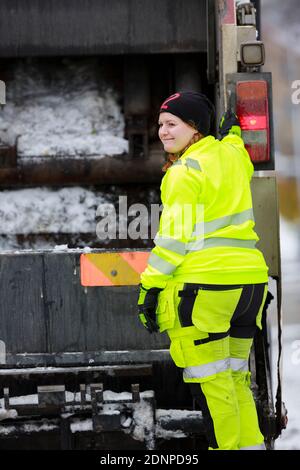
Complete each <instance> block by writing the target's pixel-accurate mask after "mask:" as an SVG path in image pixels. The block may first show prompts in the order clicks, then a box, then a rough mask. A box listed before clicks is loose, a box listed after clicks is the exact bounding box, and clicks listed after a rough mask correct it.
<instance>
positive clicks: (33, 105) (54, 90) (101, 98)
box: [0, 58, 128, 157]
mask: <svg viewBox="0 0 300 470" xmlns="http://www.w3.org/2000/svg"><path fill="white" fill-rule="evenodd" d="M103 71H104V68H103V69H102V68H101V66H100V64H99V62H98V60H97V59H90V58H89V59H81V60H72V61H71V60H69V59H68V60H67V59H63V60H61V61H60V62H55V63H54V62H50V61H49V62H47V63H46V64H43V67H42V66H41V64H40V63H39V62H38V61H33V60H27V61H26V60H23V61H21V60H20V61H18V62H17V63H16V65H15V68H14V70H13V80H11V81H8V82H7V83H6V87H7V94H6V105H5V106H4V108H3V110H2V112H1V113H0V139H2V140H3V141H5V142H8V143H10V144H14V143H15V141H16V139H17V150H18V155H19V156H22V157H30V156H37V157H40V156H48V155H50V156H51V155H52V156H53V155H56V156H60V155H67V156H82V155H84V156H88V155H97V156H105V155H119V154H122V153H125V152H127V151H128V141H127V140H125V139H124V118H123V115H122V114H121V110H120V106H119V104H118V95H117V93H116V91H115V90H113V89H112V88H110V85H109V84H108V83H107V82H106V80H105V79H104V78H103Z"/></svg>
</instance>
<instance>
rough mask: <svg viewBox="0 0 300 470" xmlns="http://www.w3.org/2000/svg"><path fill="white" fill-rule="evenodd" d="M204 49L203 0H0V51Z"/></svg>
mask: <svg viewBox="0 0 300 470" xmlns="http://www.w3.org/2000/svg"><path fill="white" fill-rule="evenodd" d="M205 50H206V1H205V0H176V1H175V2H174V0H151V1H149V0H127V1H125V0H76V1H74V0H43V1H41V0H1V2H0V57H1V56H2V57H17V56H18V57H24V56H54V55H83V54H131V53H146V54H149V53H161V52H172V53H174V52H198V51H205Z"/></svg>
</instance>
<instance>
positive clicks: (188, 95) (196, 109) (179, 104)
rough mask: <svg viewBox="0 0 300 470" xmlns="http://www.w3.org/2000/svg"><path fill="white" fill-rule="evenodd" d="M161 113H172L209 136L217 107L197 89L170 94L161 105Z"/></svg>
mask: <svg viewBox="0 0 300 470" xmlns="http://www.w3.org/2000/svg"><path fill="white" fill-rule="evenodd" d="M159 112H160V113H163V112H165V113H171V114H174V115H175V116H177V117H179V118H180V119H182V120H183V121H185V122H187V123H188V124H190V123H191V121H192V123H193V124H195V126H196V128H197V130H198V131H199V132H200V133H201V134H203V135H204V136H207V135H208V134H209V132H210V128H211V124H212V121H213V119H214V114H215V107H214V105H213V104H212V103H211V101H210V100H209V99H208V98H207V97H206V96H205V95H203V93H199V92H197V91H179V92H177V93H174V94H173V95H171V96H169V98H167V99H166V100H165V101H164V102H163V104H162V105H161V107H160V110H159Z"/></svg>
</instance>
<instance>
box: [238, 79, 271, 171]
mask: <svg viewBox="0 0 300 470" xmlns="http://www.w3.org/2000/svg"><path fill="white" fill-rule="evenodd" d="M236 98H237V102H236V113H237V115H238V117H239V119H240V123H241V128H242V137H243V140H244V142H245V147H246V149H247V150H248V152H249V155H250V157H251V160H252V161H253V162H255V163H259V162H267V161H269V160H270V127H269V108H268V83H267V82H266V81H265V80H255V81H243V82H237V84H236Z"/></svg>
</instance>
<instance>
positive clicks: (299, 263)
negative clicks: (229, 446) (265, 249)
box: [271, 218, 300, 450]
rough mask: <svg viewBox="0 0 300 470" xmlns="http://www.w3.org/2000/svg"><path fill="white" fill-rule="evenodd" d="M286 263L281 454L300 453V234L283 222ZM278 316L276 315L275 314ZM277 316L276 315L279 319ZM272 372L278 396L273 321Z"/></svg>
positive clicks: (297, 230) (295, 227) (275, 340)
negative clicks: (284, 414) (285, 418)
mask: <svg viewBox="0 0 300 470" xmlns="http://www.w3.org/2000/svg"><path fill="white" fill-rule="evenodd" d="M280 238H281V260H282V281H283V283H282V287H283V295H282V324H283V328H282V348H283V352H282V374H283V375H282V395H283V401H284V402H285V405H286V408H287V410H288V420H289V421H288V425H287V429H286V430H284V431H283V432H282V436H281V437H279V438H278V439H277V440H276V445H275V447H276V449H278V450H281V449H282V450H294V449H297V450H300V395H299V390H300V315H299V303H300V292H299V285H300V249H299V247H300V230H299V225H297V224H294V223H291V222H289V221H286V220H285V219H283V218H281V220H280ZM273 313H275V312H273ZM275 316H276V315H275ZM272 323H273V326H272V329H271V338H272V364H273V365H272V371H273V382H274V386H273V389H274V394H273V396H274V397H275V394H276V389H275V385H276V380H277V378H276V362H277V327H276V321H274V320H273V321H272Z"/></svg>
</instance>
